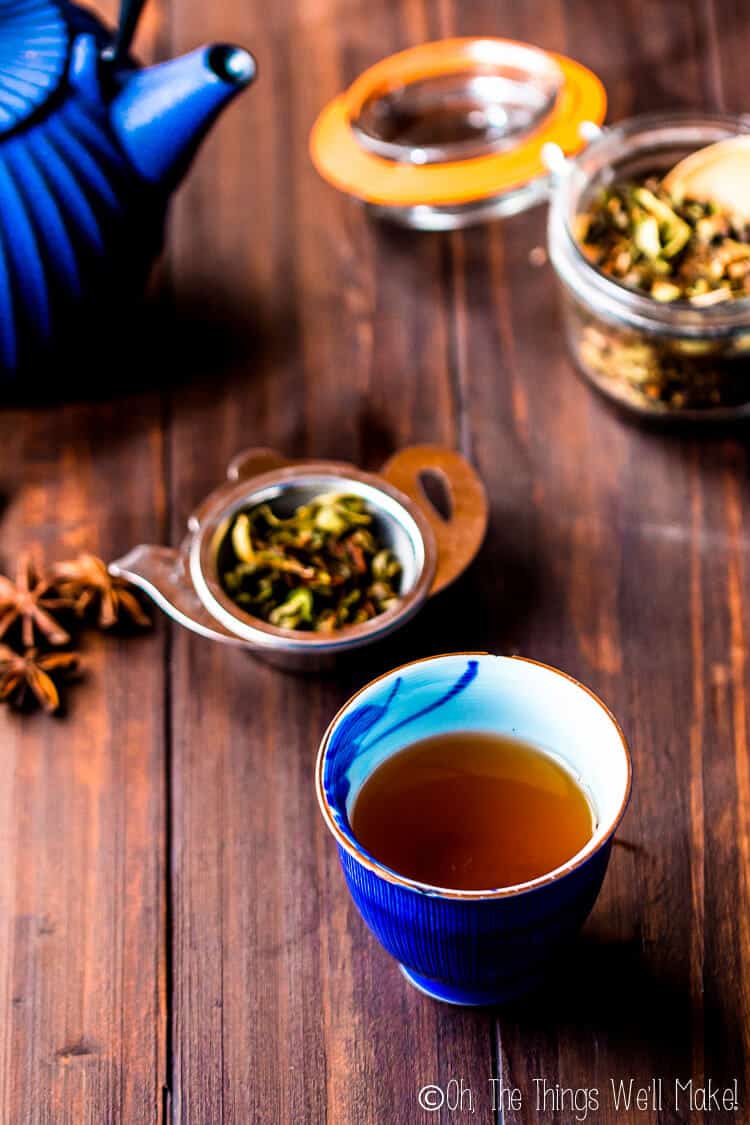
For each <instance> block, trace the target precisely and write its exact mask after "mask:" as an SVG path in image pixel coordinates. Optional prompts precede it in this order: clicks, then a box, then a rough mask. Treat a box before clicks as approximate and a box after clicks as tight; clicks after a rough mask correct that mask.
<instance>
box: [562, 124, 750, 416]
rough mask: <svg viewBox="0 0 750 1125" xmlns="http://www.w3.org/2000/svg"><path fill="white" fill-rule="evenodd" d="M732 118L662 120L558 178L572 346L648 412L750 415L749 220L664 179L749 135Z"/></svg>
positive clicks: (582, 362)
mask: <svg viewBox="0 0 750 1125" xmlns="http://www.w3.org/2000/svg"><path fill="white" fill-rule="evenodd" d="M746 130H747V123H746V122H744V121H743V120H742V119H739V118H733V117H730V116H728V115H725V114H698V113H695V114H692V113H691V114H685V113H660V114H650V115H645V116H642V117H636V118H632V119H631V120H630V121H625V122H622V123H620V124H617V125H615V126H613V127H612V128H611V129H610V130H604V131H603V132H602V133H601V134H600V135H599V136H598V137H596V138H594V139H593V140H592V142H591V144H590V145H589V146H588V148H587V149H586V150H585V151H584V152H583V153H582V154H581V155H580V156H579V157H577V158H576V160H575V161H574V162H570V166H569V167H568V168H567V169H566V171H565V174H563V175H561V176H559V177H558V179H557V180H556V182H555V187H554V191H553V193H552V197H551V207H550V222H549V251H550V260H551V262H552V264H553V266H554V269H555V271H556V273H557V276H558V279H559V282H560V290H561V296H562V308H563V315H564V324H565V329H566V333H567V337H568V343H569V345H570V349H571V352H572V354H573V356H574V358H575V360H576V363H577V364H578V366H579V368H580V369H581V371H582V372H583V374H584V375H585V376H586V377H587V378H588V379H589V381H590V382H591V383H593V384H594V385H595V386H596V387H597V388H598V389H599V390H600V391H602V392H603V393H604V394H606V395H607V396H608V397H609V398H611V399H614V400H615V401H617V402H618V403H621V404H623V405H625V406H627V407H629V408H631V409H632V410H634V411H636V412H637V413H638V414H640V415H643V416H651V417H659V418H661V419H670V418H671V419H675V420H676V419H680V418H687V419H690V420H691V421H698V420H703V419H706V420H708V419H717V420H727V419H731V418H736V417H740V416H743V415H747V414H750V379H748V358H749V357H750V284H749V279H750V230H749V229H748V225H747V219H746V217H743V216H739V215H737V214H735V213H734V211H733V210H732V209H731V208H729V207H727V206H724V205H721V204H719V203H717V202H711V201H710V200H709V199H707V198H706V199H704V198H701V199H697V198H693V197H692V196H691V195H690V194H689V193H688V192H687V191H681V190H675V191H668V190H667V189H666V187H665V177H667V180H668V177H669V173H670V171H671V170H672V169H674V168H675V167H676V166H678V165H679V163H680V161H682V160H683V159H684V158H685V157H686V156H688V155H689V154H690V153H696V152H698V151H699V150H700V149H702V148H704V147H705V146H708V145H712V144H714V143H715V142H718V141H722V140H724V139H725V138H727V137H730V136H736V135H739V134H742V133H743V131H746Z"/></svg>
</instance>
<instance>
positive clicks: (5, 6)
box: [0, 0, 255, 386]
mask: <svg viewBox="0 0 750 1125" xmlns="http://www.w3.org/2000/svg"><path fill="white" fill-rule="evenodd" d="M140 7H141V3H140V2H136V3H128V0H125V2H124V7H123V12H124V16H125V18H123V17H121V25H120V29H119V33H118V35H117V37H116V38H115V39H114V40H113V37H112V35H111V34H110V33H109V32H108V31H107V30H106V29H105V28H104V27H103V26H102V25H101V24H100V23H99V22H98V20H97V19H95V17H94V16H93V15H91V14H90V13H88V12H86V11H85V10H84V9H82V8H79V7H77V6H75V5H73V4H71V3H69V2H68V0H0V377H2V379H3V381H4V382H5V384H6V386H7V385H8V383H9V382H10V381H16V382H18V381H19V380H20V373H21V372H23V371H24V370H25V369H26V368H27V366H28V365H30V364H36V365H37V366H40V365H41V364H40V361H42V360H43V359H44V358H45V357H47V356H49V353H50V351H51V349H55V351H57V349H61V350H64V347H65V343H66V342H67V343H73V344H74V346H75V348H76V349H78V348H79V347H80V345H81V342H82V340H84V339H85V337H86V336H87V334H89V333H90V330H91V329H92V328H93V326H94V325H100V324H101V318H102V317H104V318H105V319H107V318H109V317H111V316H113V315H123V301H124V300H125V299H127V298H128V297H132V296H134V295H137V294H138V293H139V292H140V291H141V289H142V287H143V284H144V282H145V280H146V277H147V275H148V272H149V267H150V265H151V263H152V261H153V259H154V257H155V256H156V254H157V253H158V252H159V250H160V248H161V243H162V233H163V224H164V219H165V214H166V207H167V203H168V200H169V195H170V192H171V191H172V189H173V188H174V187H175V186H176V184H177V183H178V181H179V179H180V178H181V177H182V175H183V174H184V172H185V171H186V169H187V167H188V164H189V163H190V160H191V158H192V156H193V154H194V152H195V150H196V148H197V146H198V144H199V143H200V140H201V139H202V137H203V135H204V134H205V132H206V130H207V129H208V128H209V126H210V124H211V123H212V121H213V120H214V118H215V117H216V115H217V114H218V112H219V110H220V109H221V108H222V107H223V106H224V105H225V104H226V103H227V102H228V101H229V99H230V98H231V97H232V96H233V95H234V94H236V93H237V92H238V91H239V90H241V89H242V88H243V87H245V86H246V85H248V83H249V82H251V81H252V79H253V77H254V74H255V63H254V61H253V58H252V56H251V55H249V54H248V53H247V51H244V50H242V49H241V48H239V47H230V46H226V45H216V46H212V47H203V48H200V49H199V50H197V51H194V52H192V53H191V54H188V55H185V56H183V57H182V58H179V59H174V60H173V61H171V62H167V63H162V64H160V65H157V66H153V67H150V68H147V69H138V68H137V67H136V66H135V65H134V64H133V62H132V60H130V58H129V56H128V52H127V44H128V42H129V39H130V36H131V35H132V32H133V30H134V24H135V20H136V19H137V12H139V11H140ZM134 13H135V15H134Z"/></svg>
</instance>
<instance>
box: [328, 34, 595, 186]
mask: <svg viewBox="0 0 750 1125" xmlns="http://www.w3.org/2000/svg"><path fill="white" fill-rule="evenodd" d="M472 42H475V41H474V40H471V39H446V40H441V41H439V42H437V43H424V44H422V45H421V46H419V47H412V48H409V49H408V50H406V51H400V52H399V53H398V54H396V55H391V56H390V57H389V58H386V59H383V60H382V61H381V62H379V63H376V64H375V65H374V66H372V67H370V68H369V70H366V71H365V72H364V73H363V74H361V75H360V77H359V78H358V79H356V81H355V82H354V83H353V84H352V85H351V86H350V87H349V89H348V90H345V91H344V92H343V93H342V94H340V95H339V96H338V97H337V98H335V99H334V100H333V101H332V102H330V103H329V104H328V105H327V106H326V107H325V109H324V110H323V111H322V113H321V114H320V116H319V117H318V119H317V121H316V122H315V125H314V126H313V129H312V133H311V134H310V155H311V157H312V161H313V163H314V165H315V167H316V168H317V170H318V172H319V173H320V174H321V176H323V178H324V179H326V180H328V182H329V183H331V184H333V185H334V186H335V187H337V188H339V189H340V190H341V191H345V192H347V193H348V194H349V195H354V196H356V197H357V198H358V199H361V200H364V201H365V202H368V203H375V204H379V205H381V206H386V207H415V206H419V205H420V204H423V205H427V206H438V207H439V206H450V205H457V204H462V203H471V202H474V201H476V200H481V199H486V198H491V197H494V196H498V195H502V194H504V193H505V192H510V191H512V190H513V189H515V188H520V187H522V186H523V185H524V184H527V183H529V182H530V181H532V180H534V179H537V178H538V177H540V176H543V175H546V171H547V170H546V167H545V165H544V163H543V161H542V157H541V151H542V148H543V146H544V145H545V144H547V143H549V142H551V143H554V144H557V145H559V146H560V148H561V149H562V150H563V152H564V153H565V154H566V155H572V154H574V153H576V152H579V151H580V150H581V148H582V147H583V145H584V143H585V142H584V140H583V138H582V137H581V133H580V126H581V125H582V123H583V122H584V121H591V122H593V123H594V124H595V125H600V124H601V123H602V121H603V120H604V116H605V113H606V109H607V96H606V93H605V90H604V86H603V85H602V83H601V81H600V80H599V79H598V78H597V76H596V75H595V74H594V73H593V72H592V71H590V70H588V69H587V67H585V66H582V65H581V64H580V63H577V62H575V61H574V60H573V59H569V58H567V57H566V56H564V55H557V54H554V53H553V52H547V54H548V56H549V58H550V59H552V60H553V61H554V62H555V63H556V64H557V66H558V67H559V69H560V72H561V74H562V79H563V81H562V86H561V89H560V92H559V94H558V96H557V99H556V101H555V104H554V106H553V107H552V109H551V111H550V113H549V114H548V115H547V117H546V118H545V119H544V120H543V121H542V123H541V124H540V126H539V127H538V128H537V129H536V130H535V131H534V132H533V133H531V134H530V135H529V136H528V137H526V138H525V139H524V140H523V141H522V142H521V143H519V144H518V146H517V147H515V148H513V149H512V150H510V151H504V152H497V153H489V154H486V155H484V156H478V157H472V158H471V159H467V160H457V161H451V162H446V163H441V164H429V165H418V164H412V163H409V162H406V161H403V162H401V161H395V160H388V159H385V158H384V157H382V156H378V155H377V154H375V153H373V152H370V151H368V150H367V149H366V148H364V147H363V145H362V144H361V143H360V141H359V140H358V139H357V136H356V133H355V132H354V130H353V129H352V122H353V121H356V119H357V117H358V115H359V112H360V110H361V108H362V106H363V104H364V103H365V101H366V100H367V99H368V98H369V97H371V96H372V95H373V94H374V93H379V92H381V91H385V90H387V89H392V88H394V87H395V86H398V85H403V84H405V83H406V82H413V81H415V80H417V79H419V78H427V77H433V76H437V75H440V74H444V73H450V72H451V71H454V70H456V69H458V68H460V67H461V66H463V67H464V68H465V59H466V55H465V51H466V48H467V46H468V45H470V44H471V43H472ZM492 42H496V43H503V44H509V45H510V44H512V45H513V46H518V47H526V48H527V49H528V48H529V45H528V44H525V43H515V42H513V41H512V40H507V39H503V40H499V39H496V40H492ZM532 49H534V48H532Z"/></svg>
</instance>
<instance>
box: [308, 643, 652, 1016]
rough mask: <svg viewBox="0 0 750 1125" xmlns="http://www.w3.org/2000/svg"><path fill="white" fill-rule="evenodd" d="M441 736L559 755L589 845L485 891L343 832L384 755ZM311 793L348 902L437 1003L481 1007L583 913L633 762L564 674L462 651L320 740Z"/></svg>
mask: <svg viewBox="0 0 750 1125" xmlns="http://www.w3.org/2000/svg"><path fill="white" fill-rule="evenodd" d="M450 731H490V732H494V733H497V734H505V735H511V736H514V737H517V738H521V739H524V740H526V741H528V742H531V743H533V744H535V745H536V746H538V747H540V748H541V749H544V750H547V751H549V752H550V753H551V754H553V755H554V756H556V757H557V758H558V760H560V761H561V762H562V763H563V764H564V765H566V766H567V767H568V769H569V770H570V771H571V773H572V774H573V776H574V777H576V779H577V780H578V781H579V783H580V784H581V786H582V787H583V789H584V791H585V792H586V795H587V796H588V798H589V801H590V803H591V807H592V810H593V813H594V820H595V828H594V832H593V835H592V837H591V839H590V840H589V842H588V843H587V844H586V845H585V847H583V848H581V850H580V851H579V852H578V853H577V854H576V855H574V856H573V857H572V858H571V859H570V860H569V861H568V862H567V863H565V864H563V865H562V866H560V867H558V868H556V869H555V870H554V871H550V872H549V873H548V874H546V875H542V876H540V877H539V878H537V879H532V880H530V881H529V882H526V883H519V884H517V885H516V886H511V887H497V888H488V889H487V890H481V891H467V890H451V889H450V888H448V887H432V886H428V885H427V884H424V883H419V882H417V881H416V880H414V879H408V878H405V877H404V876H402V875H399V873H398V872H397V871H393V870H392V869H391V868H389V867H386V866H385V865H384V864H382V863H379V862H378V860H376V859H375V858H374V857H373V856H372V855H370V854H369V853H368V852H367V851H366V850H365V849H364V848H363V847H362V846H361V844H359V843H358V841H357V840H356V838H355V836H354V835H353V833H352V830H351V827H350V815H351V812H352V808H353V806H354V802H355V800H356V798H357V795H358V793H359V791H360V789H361V787H362V785H363V784H364V782H365V781H366V779H367V778H368V777H369V776H370V774H371V773H372V772H373V770H374V769H376V767H377V766H379V765H380V764H381V763H382V762H383V761H384V760H385V759H386V758H388V757H390V756H391V755H392V754H395V753H397V752H398V751H399V750H402V749H403V748H404V747H406V746H408V745H410V744H411V743H413V742H416V741H418V740H420V739H423V738H427V737H429V736H431V735H436V734H444V733H446V732H450ZM316 787H317V793H318V800H319V802H320V807H321V810H322V812H323V816H324V818H325V821H326V823H327V825H328V827H329V828H330V830H331V832H332V833H333V835H334V837H335V839H336V842H337V844H338V848H339V856H340V859H341V864H342V867H343V869H344V875H345V877H346V882H347V884H348V887H349V890H350V892H351V894H352V897H353V899H354V902H355V903H356V905H357V908H358V909H359V912H360V913H361V915H362V917H363V919H364V920H365V922H366V923H367V925H368V926H369V927H370V929H371V930H372V932H373V933H374V934H375V936H376V937H377V938H378V940H379V941H380V942H381V943H382V945H384V946H385V948H386V949H387V950H388V952H389V953H391V954H392V955H393V956H394V957H395V958H396V959H397V960H398V961H399V962H400V964H401V968H402V970H403V972H404V974H405V975H406V977H407V978H408V979H409V980H410V981H411V982H412V984H414V985H416V986H417V988H420V989H421V990H422V991H423V992H426V993H427V994H428V995H429V996H432V997H435V998H436V999H438V1000H446V1001H449V1002H451V1003H454V1004H489V1003H496V1002H498V1001H504V1000H509V999H511V998H513V997H514V996H518V995H520V994H521V993H523V992H526V991H527V990H528V989H530V988H532V987H533V986H534V985H536V984H537V983H538V982H539V981H540V980H541V979H542V977H543V975H544V970H545V968H546V967H547V966H548V964H549V963H550V961H551V960H552V959H553V957H554V955H555V954H556V953H558V952H560V950H561V949H562V947H563V946H564V945H565V943H566V942H567V941H569V940H570V939H571V938H572V937H573V936H574V935H575V933H576V932H577V931H578V929H579V928H580V926H581V925H582V924H583V922H584V921H585V919H586V917H587V916H588V914H589V912H590V911H591V908H592V907H593V905H594V902H595V901H596V897H597V895H598V893H599V890H600V888H601V885H602V880H603V878H604V873H605V871H606V869H607V863H608V861H609V854H610V850H611V847H612V839H613V837H614V833H615V829H616V828H617V826H618V824H619V823H620V820H621V819H622V816H623V814H624V812H625V809H626V807H627V804H628V799H629V797H630V788H631V759H630V752H629V750H628V746H627V743H626V742H625V738H624V736H623V733H622V731H621V730H620V727H619V726H618V724H617V721H616V720H615V718H614V717H613V716H612V715H611V714H610V712H609V711H608V710H607V708H606V707H605V705H604V704H603V703H602V701H601V700H600V699H598V698H597V697H596V696H595V695H594V694H593V692H591V691H589V690H588V688H585V687H584V686H583V685H582V684H579V683H578V682H577V681H576V680H574V679H572V678H571V677H570V676H567V675H566V674H565V673H564V672H560V671H558V670H557V669H555V668H550V667H549V666H548V665H546V664H539V663H537V662H536V661H533V660H526V659H522V658H520V657H515V656H513V657H505V656H491V655H489V654H487V653H457V654H455V655H450V656H435V657H430V658H428V659H426V660H418V661H416V662H415V663H413V664H406V665H404V666H403V667H402V668H397V669H395V670H394V671H393V672H388V673H386V674H385V675H384V676H381V677H380V678H379V679H377V680H374V681H373V682H372V683H370V684H368V685H367V686H366V687H364V688H362V689H361V691H359V692H357V694H356V695H354V696H353V697H352V698H351V699H350V700H349V702H348V703H347V704H345V706H344V707H343V708H342V709H341V710H340V711H339V713H338V715H336V717H335V719H334V720H333V722H332V723H331V725H330V726H329V728H328V730H327V731H326V734H325V736H324V738H323V741H322V743H321V747H320V751H319V754H318V761H317V767H316ZM456 815H457V816H459V815H460V809H457V810H456Z"/></svg>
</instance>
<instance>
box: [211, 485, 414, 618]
mask: <svg viewBox="0 0 750 1125" xmlns="http://www.w3.org/2000/svg"><path fill="white" fill-rule="evenodd" d="M227 543H228V546H229V547H231V565H230V566H229V567H227V569H225V570H224V571H223V572H222V575H221V580H222V585H223V586H224V589H225V590H226V592H227V593H228V594H229V596H230V597H231V598H232V600H233V601H234V602H236V603H237V605H238V606H240V608H241V609H244V610H245V611H246V612H247V613H250V614H252V615H253V616H254V617H259V618H260V619H261V620H263V621H266V622H268V624H270V625H275V626H276V627H277V628H281V629H301V630H306V631H316V632H331V631H333V630H336V629H340V628H342V627H343V626H345V625H361V624H362V623H363V622H365V621H369V620H370V618H372V617H376V616H378V614H381V613H385V612H386V611H387V610H389V609H392V608H394V607H395V606H396V605H397V604H398V601H399V586H400V580H401V563H400V562H399V560H398V559H397V558H396V556H395V555H394V553H393V552H392V551H391V550H390V549H389V548H388V547H387V546H385V545H384V544H383V543H382V542H380V540H379V537H378V534H377V528H376V526H375V522H374V519H373V515H372V513H371V512H370V511H369V510H368V508H367V505H366V503H365V501H364V500H363V499H362V498H361V497H360V496H355V495H349V494H346V493H341V492H325V493H321V495H319V496H315V497H313V499H312V500H310V501H309V502H308V503H307V504H302V505H300V506H299V507H298V508H297V509H296V510H295V511H294V512H293V514H292V515H291V516H288V517H286V518H284V517H282V516H279V515H277V514H276V513H275V512H274V511H273V509H272V508H271V506H270V505H269V504H260V505H258V506H257V507H255V508H251V509H248V510H246V511H242V512H239V513H238V514H237V515H235V517H234V519H233V521H232V524H231V526H230V528H229V532H228V536H227Z"/></svg>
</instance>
